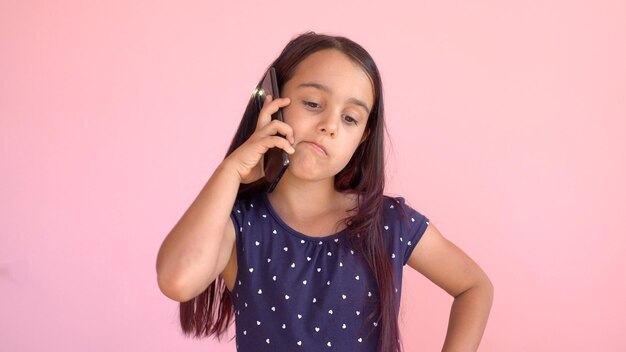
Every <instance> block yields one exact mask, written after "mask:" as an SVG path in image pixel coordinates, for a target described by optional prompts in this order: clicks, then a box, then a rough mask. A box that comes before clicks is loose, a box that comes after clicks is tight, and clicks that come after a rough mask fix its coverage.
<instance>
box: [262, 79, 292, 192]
mask: <svg viewBox="0 0 626 352" xmlns="http://www.w3.org/2000/svg"><path fill="white" fill-rule="evenodd" d="M267 95H271V96H272V99H276V98H280V92H279V91H278V81H277V80H276V70H275V69H274V67H270V68H269V70H267V72H266V73H265V77H263V81H261V85H260V86H259V87H257V89H256V90H255V96H256V102H257V106H258V107H259V111H261V108H262V107H263V103H264V102H265V97H266V96H267ZM274 119H278V120H279V121H283V122H284V121H285V120H284V119H283V112H282V109H278V111H277V112H276V113H274V114H272V120H274ZM278 135H279V136H281V137H285V136H283V135H280V134H278ZM288 166H289V154H287V152H285V151H284V150H282V149H280V148H272V149H270V150H268V151H267V152H266V153H265V157H264V159H263V168H264V171H265V179H266V180H267V181H268V182H269V183H270V187H269V188H268V190H267V191H268V192H272V191H274V188H276V185H278V181H280V178H281V177H282V176H283V174H284V173H285V170H287V167H288Z"/></svg>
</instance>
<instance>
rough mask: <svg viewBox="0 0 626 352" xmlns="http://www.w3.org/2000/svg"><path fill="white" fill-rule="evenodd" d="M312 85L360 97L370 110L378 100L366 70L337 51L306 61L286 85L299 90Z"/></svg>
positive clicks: (323, 51) (320, 54) (301, 63)
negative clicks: (316, 84)
mask: <svg viewBox="0 0 626 352" xmlns="http://www.w3.org/2000/svg"><path fill="white" fill-rule="evenodd" d="M311 82H314V83H318V84H321V85H323V86H326V87H329V88H330V90H331V92H335V91H336V92H337V93H338V94H339V93H341V94H345V93H348V92H349V94H350V95H357V96H358V98H360V99H362V100H364V101H366V102H368V103H369V106H370V107H371V106H372V104H373V101H374V91H373V87H372V82H371V80H370V78H369V76H368V75H367V73H366V72H365V70H364V69H363V68H362V67H361V66H360V65H359V64H358V63H356V62H355V61H354V60H352V59H351V58H349V57H348V56H347V55H346V54H344V53H342V52H340V51H338V50H335V49H325V50H320V51H317V52H315V53H313V54H311V55H309V56H308V57H307V58H305V59H304V60H302V61H301V62H300V63H299V64H298V65H297V66H296V69H295V70H294V73H293V76H292V77H291V79H290V80H289V81H288V82H286V85H285V86H286V88H287V86H290V88H295V87H298V86H300V85H302V84H303V83H311Z"/></svg>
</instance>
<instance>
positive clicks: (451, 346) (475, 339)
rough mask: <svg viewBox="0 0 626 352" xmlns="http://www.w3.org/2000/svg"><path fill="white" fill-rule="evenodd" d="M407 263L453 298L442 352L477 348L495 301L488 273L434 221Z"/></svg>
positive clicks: (456, 351) (457, 351) (459, 351)
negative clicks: (445, 235)
mask: <svg viewBox="0 0 626 352" xmlns="http://www.w3.org/2000/svg"><path fill="white" fill-rule="evenodd" d="M407 264H408V265H409V266H410V267H412V268H413V269H415V270H417V271H419V272H420V273H422V274H423V275H424V276H426V277H427V278H428V279H429V280H431V281H432V282H433V283H435V284H436V285H437V286H439V287H441V288H442V289H444V290H445V291H446V292H448V293H449V294H450V295H452V296H453V297H454V302H453V303H452V309H451V311H450V321H449V322H448V332H447V334H446V339H445V342H444V345H443V348H442V351H443V352H461V351H463V352H465V351H476V350H477V349H478V345H479V344H480V340H481V338H482V336H483V332H484V331H485V326H486V325H487V319H488V317H489V311H490V310H491V302H492V300H493V285H492V284H491V281H490V280H489V278H488V277H487V275H486V274H485V272H484V271H483V270H482V269H481V268H480V267H479V266H478V264H476V263H475V262H474V261H473V260H472V259H471V258H470V257H469V256H468V255H467V254H465V253H464V252H463V251H462V250H461V249H460V248H459V247H457V246H455V245H454V244H453V243H452V242H450V241H448V240H446V239H445V238H444V237H443V236H442V235H441V233H440V232H439V230H437V228H436V227H435V226H434V225H433V224H432V223H430V224H429V225H428V228H427V229H426V232H424V234H423V235H422V238H421V239H420V241H419V242H418V244H417V246H416V247H415V249H414V250H413V253H411V257H410V258H409V260H408V262H407Z"/></svg>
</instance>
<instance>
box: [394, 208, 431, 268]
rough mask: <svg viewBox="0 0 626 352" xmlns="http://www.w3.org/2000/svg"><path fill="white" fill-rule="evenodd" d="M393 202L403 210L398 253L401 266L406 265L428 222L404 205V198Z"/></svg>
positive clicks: (425, 218) (418, 213) (424, 217)
mask: <svg viewBox="0 0 626 352" xmlns="http://www.w3.org/2000/svg"><path fill="white" fill-rule="evenodd" d="M395 201H396V203H397V204H398V205H399V206H400V208H401V209H402V210H403V211H402V213H403V214H402V218H403V220H402V221H401V222H402V226H401V227H400V228H401V229H402V230H401V234H400V243H399V246H400V253H402V255H403V257H402V265H406V263H407V262H408V261H409V258H410V257H411V253H413V250H414V249H415V246H417V243H418V242H419V241H420V239H421V238H422V235H423V234H424V232H426V228H428V223H429V220H428V218H427V217H426V216H424V215H422V214H421V213H420V212H418V211H417V210H415V209H413V208H412V207H411V206H409V205H408V204H406V201H405V199H404V198H402V197H396V198H395Z"/></svg>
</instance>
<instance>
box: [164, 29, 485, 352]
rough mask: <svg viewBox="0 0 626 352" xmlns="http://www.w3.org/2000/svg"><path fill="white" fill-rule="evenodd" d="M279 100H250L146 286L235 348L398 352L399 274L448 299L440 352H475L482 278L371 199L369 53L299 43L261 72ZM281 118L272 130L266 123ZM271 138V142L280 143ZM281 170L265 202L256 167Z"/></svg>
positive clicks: (396, 208) (377, 164) (375, 79)
mask: <svg viewBox="0 0 626 352" xmlns="http://www.w3.org/2000/svg"><path fill="white" fill-rule="evenodd" d="M272 66H273V67H274V68H275V69H276V75H277V80H278V84H279V88H280V92H281V94H282V96H283V98H277V99H272V97H270V96H268V97H267V98H266V99H265V103H264V104H263V106H262V108H261V109H260V111H259V108H258V107H257V106H256V104H255V101H254V99H255V97H252V98H251V99H250V102H249V103H248V106H247V108H246V111H245V113H244V116H243V119H242V120H241V124H240V125H239V129H238V130H237V133H236V135H235V137H234V139H233V141H232V143H231V146H230V148H229V150H228V152H227V154H226V157H225V159H224V160H223V162H222V163H221V164H220V165H219V166H218V167H217V169H216V170H215V172H214V173H213V175H212V176H211V178H210V179H209V181H208V182H207V184H206V185H205V186H204V188H203V189H202V191H201V192H200V194H199V195H198V197H197V198H196V199H195V200H194V202H193V203H192V204H191V206H190V207H189V209H188V210H187V211H186V212H185V214H184V215H183V216H182V218H181V219H180V221H179V222H178V223H177V224H176V225H175V226H174V228H173V229H172V231H171V232H170V233H169V235H168V236H167V237H166V238H165V240H164V242H163V244H162V246H161V248H160V250H159V254H158V258H157V272H158V284H159V287H160V289H161V291H162V292H163V293H164V294H165V295H166V296H168V297H170V298H172V299H174V300H176V301H179V302H181V304H180V318H181V325H182V328H183V331H184V332H185V333H186V334H189V335H194V336H195V337H201V336H208V335H216V336H217V337H220V336H221V335H222V334H223V333H224V332H225V331H226V330H227V328H228V326H229V324H230V323H231V322H232V318H233V316H234V317H235V321H236V337H237V340H236V341H237V349H238V350H239V351H276V350H281V351H282V350H286V351H299V350H302V351H325V350H329V351H331V350H332V351H348V350H350V349H354V348H357V349H358V350H360V351H385V352H386V351H394V352H395V351H400V350H401V343H400V336H399V329H398V309H399V304H400V292H401V284H402V267H403V265H404V264H408V265H409V266H410V267H412V268H413V269H415V270H417V271H419V272H420V273H422V274H423V275H425V276H426V277H427V278H428V279H430V280H432V281H433V282H434V283H435V284H437V285H438V286H440V287H441V288H443V289H444V290H446V291H447V292H448V293H449V294H451V295H452V296H454V303H453V304H452V310H451V314H450V322H449V327H448V333H447V336H446V339H445V342H444V346H443V350H444V351H475V350H476V349H477V348H478V344H479V342H480V339H481V337H482V334H483V331H484V328H485V325H486V322H487V318H488V315H489V310H490V307H491V301H492V292H493V289H492V286H491V283H490V281H489V279H488V278H487V276H486V275H485V273H484V272H483V271H482V270H481V269H480V268H479V267H478V265H477V264H475V263H474V262H473V261H472V260H471V259H470V258H469V257H468V256H467V255H466V254H464V253H463V252H462V251H461V250H460V249H459V248H457V247H456V246H454V245H453V244H452V243H450V242H449V241H447V240H446V239H444V238H443V237H442V235H441V234H440V233H439V231H438V230H437V229H436V227H435V226H434V225H433V224H432V223H429V221H428V219H427V218H426V217H424V216H423V215H422V214H420V213H419V212H417V211H415V210H414V209H412V208H411V207H410V206H408V205H407V204H406V203H405V201H404V199H403V198H400V197H398V198H392V197H387V196H384V195H383V190H384V184H385V182H384V160H383V155H384V152H383V146H384V140H383V132H384V120H383V93H382V84H381V79H380V75H379V73H378V69H377V67H376V65H375V64H374V61H373V60H372V58H371V57H370V55H369V54H368V53H367V52H366V51H365V50H364V49H363V48H362V47H361V46H359V45H358V44H356V43H354V42H352V41H351V40H349V39H347V38H344V37H333V36H327V35H319V34H315V33H305V34H303V35H300V36H298V37H296V38H295V39H293V40H292V41H291V42H289V43H288V44H287V46H286V47H285V49H284V50H283V52H282V53H281V54H280V56H279V57H278V58H277V59H276V60H275V61H274V62H273V63H272ZM279 109H282V111H283V116H284V119H285V121H284V122H281V121H278V120H272V119H271V115H272V114H274V113H275V112H277V111H278V110H279ZM278 134H280V135H282V136H285V137H284V138H283V137H281V136H279V135H278ZM275 147H276V148H280V149H282V150H284V151H285V152H287V153H288V154H289V157H290V160H291V163H290V165H289V167H288V168H287V171H286V172H285V174H284V175H283V177H282V179H281V180H280V182H279V183H278V185H277V187H276V189H275V190H274V191H273V192H272V193H268V192H267V188H268V184H269V183H268V182H267V181H266V180H265V179H264V177H263V176H264V175H263V165H262V164H263V156H264V154H265V153H266V152H267V151H268V150H269V149H271V148H275Z"/></svg>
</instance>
